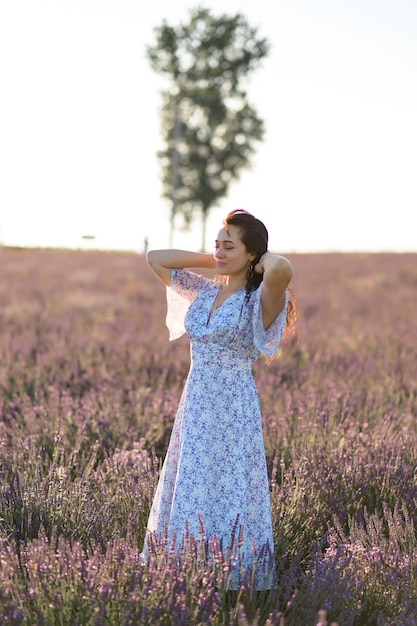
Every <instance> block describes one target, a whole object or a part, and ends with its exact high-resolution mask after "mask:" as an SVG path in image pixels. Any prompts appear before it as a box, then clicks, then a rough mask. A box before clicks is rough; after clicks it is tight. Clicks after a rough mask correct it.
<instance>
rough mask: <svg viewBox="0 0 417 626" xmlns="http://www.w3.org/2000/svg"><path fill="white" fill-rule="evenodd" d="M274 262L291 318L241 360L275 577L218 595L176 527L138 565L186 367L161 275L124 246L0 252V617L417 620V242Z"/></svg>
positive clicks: (217, 574)
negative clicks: (247, 362)
mask: <svg viewBox="0 0 417 626" xmlns="http://www.w3.org/2000/svg"><path fill="white" fill-rule="evenodd" d="M290 260H291V262H292V263H293V266H294V269H295V280H294V289H295V292H296V296H297V304H298V309H299V321H298V329H297V331H298V334H297V336H296V337H294V338H293V339H292V340H291V343H290V344H287V345H286V346H284V347H283V349H282V352H281V356H280V358H279V359H278V360H277V361H274V362H273V363H271V364H268V363H266V362H265V361H263V360H260V361H259V362H258V363H257V364H256V366H255V378H256V382H257V385H258V389H259V393H260V398H261V405H262V411H263V423H264V437H265V447H266V454H267V462H268V469H269V477H270V488H271V502H272V512H273V523H274V534H275V547H276V567H277V573H278V588H277V589H276V590H274V592H272V593H270V594H265V596H264V597H262V596H261V597H260V598H256V597H255V594H254V593H252V590H251V589H250V587H248V588H247V589H246V590H244V592H243V591H242V595H241V597H239V598H238V601H237V603H236V604H234V603H233V602H231V601H230V596H229V594H228V593H227V578H228V562H227V559H226V558H225V557H224V555H222V554H220V553H219V554H217V556H216V559H215V563H214V564H213V565H212V566H207V567H205V565H204V563H202V562H201V559H199V558H198V555H196V552H195V545H194V544H193V542H192V541H190V542H189V544H188V545H187V548H186V549H185V550H184V553H183V554H182V555H181V559H180V558H179V555H175V554H169V552H168V553H167V552H166V551H165V550H164V549H163V546H161V547H159V548H158V547H157V548H156V549H155V553H154V554H153V557H152V561H151V563H150V565H149V567H143V566H142V565H141V564H140V559H139V554H140V551H141V549H142V542H143V537H144V530H145V525H146V521H147V516H148V512H149V507H150V504H151V501H152V497H153V492H154V489H155V486H156V482H157V479H158V473H159V471H160V468H161V461H162V459H163V457H164V454H165V451H166V448H167V444H168V440H169V435H170V431H171V427H172V423H173V419H174V416H175V411H176V406H177V403H178V400H179V397H180V394H181V391H182V386H183V384H184V380H185V376H186V374H187V371H188V366H189V353H188V344H187V341H186V339H185V338H182V339H180V340H179V341H177V342H175V343H169V341H168V332H167V330H166V327H165V324H164V320H165V312H166V310H165V290H164V287H163V285H162V284H161V283H159V282H158V281H157V280H156V279H154V277H153V276H152V275H151V272H150V270H149V269H148V267H147V266H146V263H145V259H144V257H143V256H139V255H135V254H128V253H116V252H91V251H89V252H75V251H74V252H70V251H53V250H32V251H25V250H12V249H5V250H3V251H1V252H0V354H1V358H0V411H1V421H0V467H1V499H0V533H1V534H0V541H1V548H0V623H1V624H13V625H20V624H24V625H25V626H32V625H45V626H52V625H60V626H67V625H68V626H69V625H74V626H75V625H88V626H90V625H91V626H93V625H94V626H101V625H109V626H128V625H133V624H140V625H142V624H143V625H146V626H171V625H172V626H175V625H180V624H181V625H192V626H194V625H195V626H197V625H202V624H213V625H214V626H216V625H217V626H219V625H221V624H241V625H246V624H249V623H253V624H258V625H259V626H260V625H261V624H262V625H263V624H269V625H273V624H280V625H282V624H285V626H309V625H311V626H314V625H315V624H317V622H318V620H321V621H320V623H322V624H324V623H326V622H325V620H326V619H327V622H328V623H329V624H330V623H332V622H337V623H338V624H339V626H347V625H366V624H369V625H401V626H407V625H409V626H412V625H415V624H417V537H416V531H417V472H416V468H417V425H416V422H417V255H411V254H409V255H406V254H402V255H395V254H374V255H359V254H356V255H353V254H352V255H347V254H328V255H326V254H317V255H291V256H290ZM319 611H321V617H320V618H319V617H318V615H319ZM324 612H326V614H327V618H326V617H325V613H324Z"/></svg>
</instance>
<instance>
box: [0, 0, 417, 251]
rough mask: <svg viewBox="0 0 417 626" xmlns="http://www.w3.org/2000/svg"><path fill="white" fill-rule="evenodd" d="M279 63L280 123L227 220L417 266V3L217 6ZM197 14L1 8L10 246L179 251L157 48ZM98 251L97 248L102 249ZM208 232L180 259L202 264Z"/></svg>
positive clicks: (270, 112)
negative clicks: (163, 171) (189, 256)
mask: <svg viewBox="0 0 417 626" xmlns="http://www.w3.org/2000/svg"><path fill="white" fill-rule="evenodd" d="M202 4H203V6H205V7H207V8H209V9H211V10H212V12H213V13H214V14H221V13H223V12H224V11H226V12H227V14H228V15H232V14H234V13H236V12H237V11H240V12H242V13H243V14H244V15H245V16H246V17H247V19H248V21H249V23H250V24H251V25H252V26H256V27H258V29H259V34H260V35H261V36H265V37H267V38H268V39H269V41H270V43H271V45H272V50H271V53H270V55H269V57H268V58H267V59H266V60H265V61H264V63H263V66H262V68H261V69H259V70H257V71H256V72H255V74H254V75H253V78H252V80H251V82H250V84H249V87H248V94H249V98H250V100H251V102H252V104H253V105H254V106H255V107H256V108H257V111H258V113H259V115H260V116H261V117H262V118H263V119H264V120H265V124H266V131H267V132H266V137H265V140H264V141H263V142H262V143H261V144H258V148H257V153H256V157H255V159H254V164H253V168H252V169H251V170H248V171H243V172H242V175H241V180H240V181H239V182H237V183H234V184H233V187H232V188H231V192H230V194H229V197H227V198H225V199H224V200H222V202H221V204H220V205H219V207H217V208H215V209H213V211H212V214H211V218H210V220H209V224H208V233H207V241H208V244H209V247H211V242H212V241H213V240H214V238H215V235H216V233H217V230H218V227H219V225H220V221H221V219H222V218H223V216H224V215H225V214H226V213H227V212H228V211H229V210H231V209H234V208H238V207H239V208H244V209H247V210H248V211H251V212H252V213H254V214H255V215H256V216H257V217H259V218H260V219H262V220H263V221H264V222H265V224H266V226H267V227H268V229H269V231H270V248H271V249H272V250H279V251H283V252H297V251H298V252H303V251H321V250H347V251H357V250H365V251H380V250H387V251H391V250H392V251H417V234H416V233H417V2H416V1H415V0H349V1H347V0H314V2H312V1H311V0H256V1H255V0H228V2H226V3H225V2H224V0H207V1H206V2H202ZM197 5H198V2H192V1H189V0H181V1H178V2H175V1H172V0H154V1H153V2H141V1H140V0H3V1H2V2H1V3H0V59H1V61H0V86H1V87H0V89H1V97H0V170H1V179H0V227H1V232H0V241H1V240H2V241H3V243H4V244H6V245H22V246H26V245H28V246H67V247H75V248H77V247H93V246H94V247H98V248H110V249H113V248H118V249H129V250H138V251H140V250H141V249H142V247H143V241H144V238H145V237H148V239H149V244H150V247H153V248H155V247H166V246H167V245H168V215H169V206H168V204H167V203H166V201H165V200H163V199H162V198H161V185H160V181H159V166H158V162H157V158H156V151H157V150H158V149H159V147H160V146H161V139H160V132H159V118H158V108H159V105H160V95H159V90H160V89H161V87H162V86H163V83H162V80H161V79H160V78H158V77H157V76H156V75H155V74H154V73H153V72H152V70H151V69H150V66H149V63H148V61H147V59H146V56H145V47H146V45H147V44H152V43H153V42H154V33H153V29H154V27H156V26H159V25H160V24H161V22H162V20H163V18H166V19H167V20H168V22H169V23H170V24H172V25H174V26H175V25H177V24H178V23H179V21H185V20H187V18H188V14H189V9H190V8H194V7H196V6H197ZM83 235H93V236H94V237H95V239H94V241H89V240H84V239H83ZM200 242H201V226H200V223H199V222H198V221H197V222H196V224H195V227H194V229H193V231H192V232H191V233H190V234H188V235H179V234H178V235H176V236H175V237H174V245H175V246H176V247H180V246H181V247H187V248H190V249H196V250H197V249H199V248H200Z"/></svg>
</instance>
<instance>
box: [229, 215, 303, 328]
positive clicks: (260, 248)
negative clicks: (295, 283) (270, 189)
mask: <svg viewBox="0 0 417 626" xmlns="http://www.w3.org/2000/svg"><path fill="white" fill-rule="evenodd" d="M223 226H224V227H225V228H226V229H227V227H228V226H237V228H238V229H239V239H240V241H241V242H242V243H243V245H244V246H245V248H246V251H247V252H249V253H250V254H254V255H255V259H254V260H253V265H254V266H255V265H256V264H257V263H259V260H260V258H261V257H262V255H263V254H265V252H267V250H268V231H267V229H266V226H265V224H264V223H263V222H261V220H258V219H257V218H256V217H255V216H254V215H252V214H251V213H248V212H247V211H244V210H243V209H235V210H234V211H230V213H229V214H228V215H227V216H226V218H225V219H224V220H223ZM262 280H263V274H256V273H255V272H254V273H253V276H252V277H248V279H247V282H246V299H247V300H249V298H250V295H251V292H252V291H254V290H255V289H257V288H258V287H259V285H260V284H261V282H262ZM288 291H289V300H288V307H287V321H286V325H285V329H284V332H283V337H282V338H283V340H286V339H288V338H289V337H290V336H291V335H293V334H294V331H295V321H296V318H297V307H296V301H295V296H294V293H293V291H292V289H290V288H288Z"/></svg>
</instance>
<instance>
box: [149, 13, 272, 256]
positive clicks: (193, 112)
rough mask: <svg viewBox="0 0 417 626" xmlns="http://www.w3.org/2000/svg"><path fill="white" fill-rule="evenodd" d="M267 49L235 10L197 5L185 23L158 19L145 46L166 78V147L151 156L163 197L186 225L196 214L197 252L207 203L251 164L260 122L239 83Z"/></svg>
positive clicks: (151, 59) (163, 127)
mask: <svg viewBox="0 0 417 626" xmlns="http://www.w3.org/2000/svg"><path fill="white" fill-rule="evenodd" d="M268 50H269V45H268V43H267V41H266V40H265V39H261V38H258V36H257V32H256V29H254V28H251V27H250V26H249V25H248V23H247V21H246V19H245V18H244V17H243V16H242V15H241V14H237V15H235V16H232V17H229V16H227V15H221V16H219V17H214V16H213V15H211V13H210V12H209V11H208V10H207V9H201V8H200V9H196V10H194V11H192V12H191V15H190V21H189V23H188V24H186V25H179V26H178V27H177V28H173V27H171V26H169V25H168V24H167V23H166V22H164V23H163V24H162V26H161V27H159V28H157V29H156V44H155V45H154V46H152V47H151V46H150V47H149V48H148V58H149V60H150V63H151V65H152V67H153V69H154V70H155V71H156V72H158V73H161V74H164V75H167V76H168V77H169V79H170V87H169V89H168V90H167V91H166V92H165V93H164V94H163V106H162V134H163V139H164V143H165V147H164V149H163V150H161V151H160V152H159V153H158V156H159V158H160V162H161V166H162V183H163V195H164V197H166V198H167V199H169V200H171V201H172V216H173V217H175V215H176V214H177V213H178V214H181V216H182V218H183V223H184V224H185V226H187V225H189V224H190V223H191V221H192V220H193V218H194V215H195V212H196V210H198V211H199V212H200V213H201V216H202V220H203V242H202V244H203V249H204V248H205V223H206V218H207V215H208V212H209V210H210V208H211V207H212V206H213V205H214V204H215V202H216V201H217V200H219V199H220V198H222V197H224V196H225V195H226V194H227V192H228V189H229V186H230V183H231V182H232V181H233V180H236V179H237V178H238V177H239V174H240V171H241V169H242V168H245V167H248V166H249V165H250V158H251V156H252V154H253V152H254V149H255V148H254V143H255V142H256V141H260V140H261V139H262V138H263V133H264V127H263V122H262V120H261V119H260V118H259V116H258V115H257V113H256V111H255V110H254V108H253V107H252V106H251V105H250V104H249V102H248V100H247V96H246V92H245V90H244V89H243V88H242V86H241V83H242V81H244V80H245V79H246V78H247V76H248V74H249V73H250V72H251V71H253V70H254V69H255V68H256V67H257V66H258V65H259V63H260V61H261V60H262V59H263V58H264V57H265V56H266V55H267V54H268Z"/></svg>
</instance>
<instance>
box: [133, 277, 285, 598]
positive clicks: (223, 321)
mask: <svg viewBox="0 0 417 626" xmlns="http://www.w3.org/2000/svg"><path fill="white" fill-rule="evenodd" d="M219 288H220V284H219V283H215V282H213V281H212V280H209V279H206V278H204V277H203V276H200V275H197V274H195V273H193V272H190V271H187V270H173V272H172V278H171V284H170V287H168V288H167V299H168V314H167V325H168V329H169V331H170V339H171V340H172V339H176V338H177V337H179V336H181V335H182V334H183V333H184V332H187V334H188V336H189V338H190V342H191V367H190V371H189V374H188V377H187V380H186V384H185V387H184V390H183V393H182V396H181V399H180V403H179V407H178V412H177V415H176V418H175V422H174V427H173V431H172V435H171V440H170V443H169V447H168V451H167V454H166V458H165V462H164V465H163V468H162V471H161V476H160V479H159V483H158V487H157V490H156V494H155V497H154V501H153V505H152V508H151V512H150V516H149V521H148V527H147V540H148V539H149V537H150V535H154V534H155V535H156V536H157V537H162V536H164V535H165V536H166V535H167V536H168V542H169V543H171V542H172V541H174V542H176V547H177V549H180V547H181V541H182V538H183V535H184V531H185V529H186V527H187V532H189V533H190V534H193V535H194V536H195V537H196V538H197V537H199V536H200V538H201V522H202V525H203V526H204V535H205V537H204V538H205V540H208V539H209V538H211V537H215V538H216V539H217V541H218V542H219V545H220V547H221V549H222V551H223V553H225V552H226V551H227V549H231V550H233V548H234V546H233V545H232V543H233V541H234V539H233V536H234V533H235V532H237V533H239V536H240V540H239V559H240V564H239V568H236V572H234V574H232V582H231V586H230V588H237V586H238V572H237V569H242V567H243V569H246V570H252V569H254V570H255V584H256V587H257V588H258V589H262V588H267V587H270V586H271V575H270V574H268V576H267V580H266V579H265V571H264V567H265V559H263V560H264V564H263V566H262V565H261V561H262V559H261V558H260V557H261V556H262V554H264V555H266V554H269V555H270V554H271V553H272V552H273V538H272V523H271V512H270V499H269V485H268V476H267V469H266V460H265V451H264V445H263V436H262V423H261V414H260V406H259V399H258V394H257V389H256V386H255V383H254V380H253V376H252V365H253V363H254V361H255V360H256V359H257V358H258V357H259V355H260V354H261V353H263V354H265V355H267V356H271V355H273V354H275V353H276V352H277V350H278V347H279V343H280V339H281V335H282V331H283V328H284V325H285V319H286V309H287V300H286V302H285V305H284V307H283V309H282V311H281V313H280V314H279V315H278V316H277V318H276V319H275V320H274V322H273V324H272V325H271V326H270V328H269V329H268V330H266V331H265V330H264V328H263V324H262V313H261V304H260V296H261V290H262V283H261V286H260V287H259V288H258V289H257V290H256V291H254V292H252V294H251V298H250V300H249V302H246V301H245V295H246V292H245V290H244V289H242V290H241V291H237V292H235V293H233V294H232V295H231V296H229V297H228V298H227V300H225V301H224V302H223V303H222V304H221V305H220V306H219V307H218V308H217V309H216V310H215V311H214V313H213V314H212V315H211V316H210V311H211V308H212V305H213V302H214V300H215V298H216V295H217V293H218V289H219ZM287 298H288V294H287ZM144 552H145V554H146V541H145V551H144ZM257 561H258V562H259V563H258V565H256V563H257Z"/></svg>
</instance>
